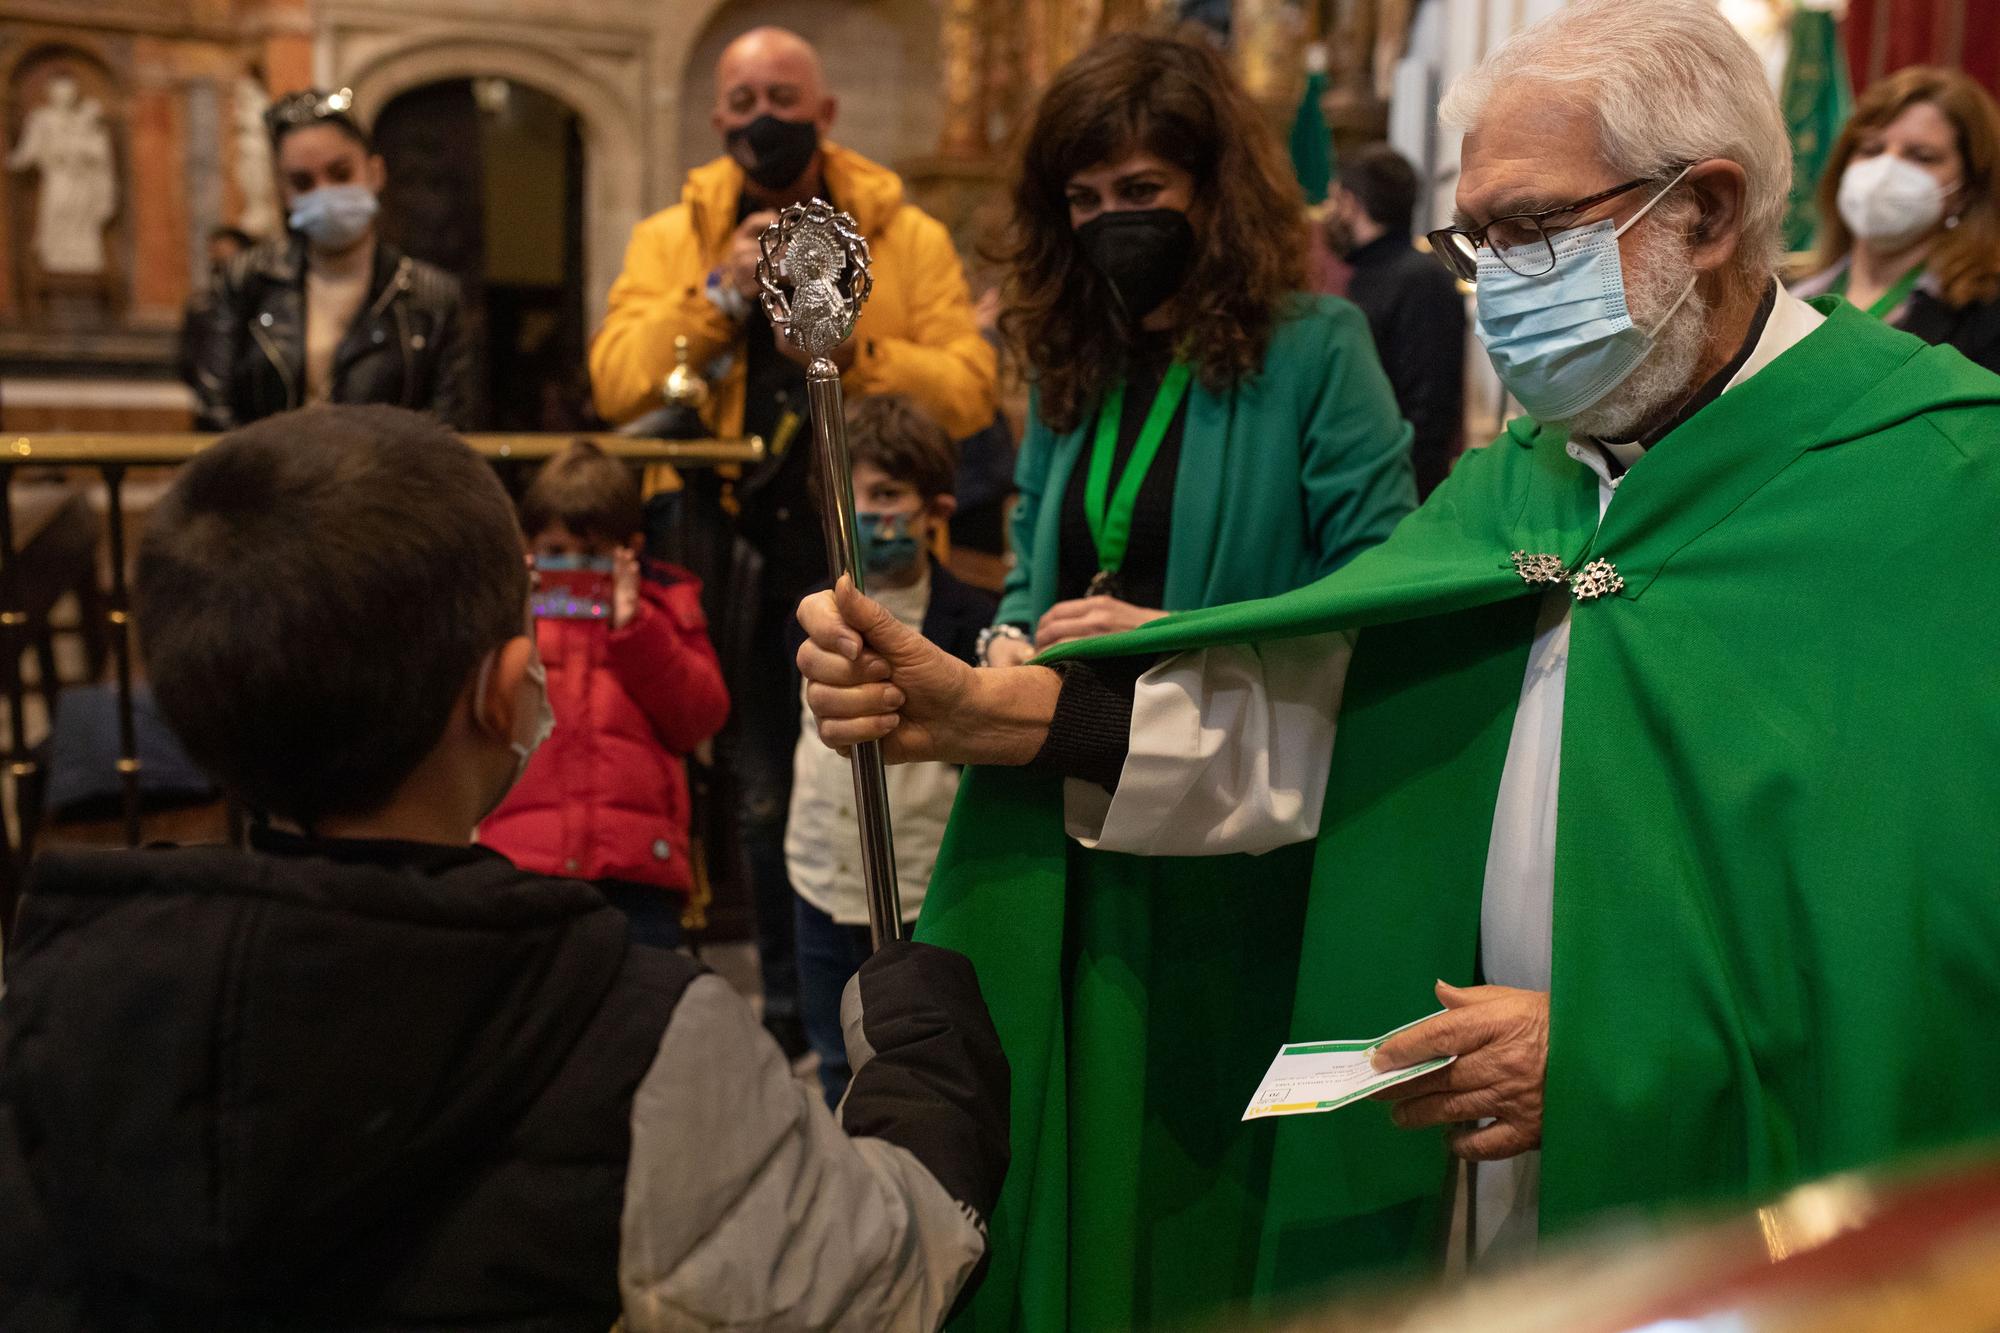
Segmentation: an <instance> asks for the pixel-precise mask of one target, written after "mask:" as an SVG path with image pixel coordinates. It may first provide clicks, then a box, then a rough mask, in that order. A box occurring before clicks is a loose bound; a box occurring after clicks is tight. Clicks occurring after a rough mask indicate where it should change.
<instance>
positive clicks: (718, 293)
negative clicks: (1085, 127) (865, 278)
mask: <svg viewBox="0 0 2000 1333" xmlns="http://www.w3.org/2000/svg"><path fill="white" fill-rule="evenodd" d="M715 86H716V102H715V109H714V112H713V114H712V115H711V117H710V122H711V123H712V124H713V125H714V126H715V129H716V132H717V133H718V134H720V135H721V136H722V140H723V144H724V146H725V148H726V153H725V155H724V156H722V157H719V158H717V159H716V160H715V161H713V162H709V163H707V164H705V165H703V166H700V167H697V168H695V170H693V171H692V172H690V173H688V178H687V184H686V185H685V186H683V187H682V190H681V202H680V203H678V204H675V205H674V206H673V207H672V208H669V209H667V210H665V211H664V212H661V213H657V214H655V215H654V216H652V217H650V218H647V219H646V220H645V221H644V222H641V223H640V224H639V226H638V228H637V229H636V230H635V231H634V232H633V234H632V242H631V244H630V246H628V247H627V249H626V252H625V270H624V272H623V273H622V274H620V275H619V278H618V281H617V282H616V283H614V284H613V285H612V288H611V301H610V313H609V314H608V315H607V316H606V318H605V321H604V327H603V328H602V329H601V330H599V331H598V334H597V338H596V340H595V341H594V342H593V343H592V344H591V348H590V379H591V385H592V388H593V390H594V391H595V394H596V398H597V410H598V411H599V412H600V413H602V414H603V415H604V417H605V418H606V419H607V420H609V421H614V422H622V421H629V420H631V419H632V418H633V417H636V416H639V415H641V414H642V413H645V412H648V411H650V410H652V409H653V408H656V407H658V406H660V403H661V398H660V387H661V384H662V383H663V381H664V380H665V378H666V375H667V372H668V371H670V370H672V369H673V367H674V357H675V353H674V340H675V338H676V337H685V338H686V339H687V346H688V363H689V365H690V366H692V367H693V368H694V369H695V370H697V371H700V372H701V373H702V374H703V375H704V376H706V377H707V378H708V380H709V381H710V382H711V384H713V385H714V388H715V393H714V395H713V398H712V400H711V406H710V408H709V415H708V424H709V428H710V429H712V430H713V431H715V433H716V434H718V435H724V436H735V435H742V434H751V435H759V436H762V437H763V438H764V440H765V441H766V443H767V444H769V445H770V446H771V448H772V450H773V454H774V456H773V457H772V458H771V459H770V460H769V461H768V462H767V463H766V464H764V466H763V467H762V468H760V469H759V470H758V471H757V472H756V473H754V474H752V475H750V476H747V477H745V478H744V479H743V481H742V482H741V483H740V484H739V485H738V487H737V500H738V502H739V506H740V508H739V513H738V521H739V525H740V530H741V531H742V533H743V535H744V536H745V537H746V538H747V539H748V540H749V541H750V542H751V543H752V544H753V545H754V546H756V547H757V549H758V551H759V552H760V553H761V554H762V555H763V557H764V577H763V586H762V595H761V597H760V599H759V601H760V606H759V610H758V615H757V622H756V627H755V630H754V631H753V635H752V641H751V652H752V654H753V660H754V661H756V662H757V663H758V664H759V666H760V667H765V668H768V669H759V670H754V671H752V672H750V673H748V674H749V679H748V680H747V681H746V682H744V684H745V686H747V691H746V690H745V689H739V691H738V698H737V699H736V710H737V716H738V718H739V719H740V726H741V732H740V742H739V746H738V752H737V770H738V775H739V777H740V778H741V779H742V782H743V788H744V808H743V831H744V840H745V843H746V846H747V849H748V853H749V859H750V871H751V878H752V881H753V885H754V891H755V896H756V900H757V904H756V905H757V918H758V952H759V955H760V961H761V963H762V966H763V974H764V1012H765V1021H766V1023H767V1025H768V1026H769V1027H770V1028H771V1029H772V1032H773V1034H774V1035H775V1036H777V1037H778V1039H779V1040H780V1042H782V1043H783V1044H785V1046H786V1047H787V1049H788V1050H790V1051H792V1052H793V1053H794V1054H798V1053H801V1052H802V1051H803V1049H804V1045H803V1038H802V1037H801V1036H800V1034H799V1031H798V1020H797V990H796V984H797V983H796V975H795V970H794V969H795V964H794V961H793V954H792V944H791V913H792V892H791V887H790V885H789V883H788V882H787V881H786V878H785V861H784V821H785V811H786V809H787V807H788V806H789V804H790V799H791V778H792V768H791V765H792V747H793V743H794V741H795V740H796V738H797V729H798V711H797V710H798V697H797V694H796V689H797V687H796V684H795V683H794V681H793V678H792V674H791V672H790V671H789V670H787V669H786V667H787V665H788V663H787V656H786V653H785V647H784V644H785V639H784V627H785V625H786V624H787V623H788V621H789V618H790V616H791V614H792V611H793V608H795V607H796V606H797V604H798V601H799V599H800V598H801V597H802V596H804V595H805V593H806V592H807V590H809V589H810V588H811V587H812V586H813V585H814V584H815V583H818V582H820V581H821V580H823V579H824V578H825V577H826V548H825V543H824V538H823V537H822V535H821V532H820V524H819V518H818V513H817V510H816V509H815V507H814V505H813V502H812V497H811V493H810V490H809V478H810V475H811V454H812V450H811V448H810V447H809V443H810V433H809V432H808V431H807V430H806V422H805V415H806V394H805V366H804V363H803V361H802V359H801V358H800V357H799V356H798V355H797V354H796V352H795V349H793V348H792V347H791V345H790V344H789V343H787V342H786V341H785V340H784V339H782V338H777V337H775V336H774V335H773V332H772V329H771V325H770V322H769V321H768V320H767V319H765V317H764V313H763V311H762V309H760V308H759V306H758V304H757V279H756V265H757V238H758V236H759V235H760V234H761V233H762V232H763V230H764V228H765V227H766V226H768V225H769V224H770V223H771V222H772V221H773V220H774V219H775V218H776V216H777V210H778V209H780V208H783V207H784V206H785V205H787V204H791V203H797V202H801V201H803V200H806V199H811V198H813V197H815V196H818V197H821V198H825V199H829V200H831V201H832V203H833V204H834V205H835V206H836V207H838V208H841V209H844V210H845V211H847V212H848V213H850V214H852V215H853V216H854V219H855V221H856V222H858V223H859V224H860V226H861V230H862V233H863V234H864V235H866V236H867V238H868V246H869V250H870V253H871V254H872V255H873V258H874V274H875V287H874V291H873V293H872V294H871V295H870V297H869V300H868V304H867V305H866V306H864V307H863V308H862V311H861V318H860V320H859V322H858V323H857V324H856V325H855V329H854V335H853V337H851V338H850V339H849V340H848V341H847V343H846V344H844V345H843V346H842V347H841V348H840V350H839V352H838V353H837V354H836V356H835V358H834V360H835V363H836V364H837V365H838V366H839V367H840V370H841V384H842V387H843V388H845V390H846V391H847V394H848V395H849V396H850V397H853V396H855V395H866V394H888V393H895V394H903V395H905V396H907V397H909V398H911V399H912V400H914V401H915V402H916V403H917V405H918V406H919V407H921V408H922V409H923V410H924V411H925V412H927V413H929V414H930V415H931V416H932V417H934V418H935V419H936V420H937V422H938V424H940V425H942V426H943V427H944V428H945V429H946V430H947V431H949V432H950V433H951V434H952V436H953V437H954V438H959V437H963V436H966V435H970V434H972V433H973V432H975V431H977V430H980V429H982V428H984V427H985V426H986V425H987V424H988V423H990V422H991V421H992V420H993V412H994V403H995V385H994V372H995V367H994V355H993V349H992V347H991V346H990V345H989V344H988V343H987V342H986V340H985V339H984V338H982V337H981V336H980V334H979V330H978V328H977V327H976V325H975V323H974V320H973V311H972V300H971V296H970V293H969V292H968V291H967V289H966V284H965V272H964V269H963V268H962V266H961V265H960V263H959V258H958V253H957V251H955V250H954V249H953V248H952V243H951V237H950V234H949V233H947V232H946V231H945V229H944V227H943V226H942V225H941V224H940V223H939V222H938V221H937V220H936V219H935V218H932V217H929V216H928V215H926V214H925V213H923V212H922V211H921V210H919V209H918V208H916V207H915V206H914V205H912V204H909V203H907V202H905V200H904V198H903V183H902V181H901V180H900V179H899V178H898V177H897V176H896V174H895V173H894V172H892V171H889V170H888V169H887V168H884V167H881V166H878V165H876V164H875V163H873V162H870V161H869V160H868V159H866V158H864V157H862V156H861V155H860V154H858V153H854V152H851V151H849V150H848V149H845V148H841V147H839V146H837V145H836V144H834V143H832V142H830V141H828V140H827V138H826V134H827V131H828V130H829V129H830V128H831V127H832V125H833V119H834V113H835V110H836V108H837V102H836V99H835V98H834V97H833V96H832V95H831V94H830V93H828V92H827V90H826V84H825V78H824V74H823V72H822V71H821V68H820V62H819V56H818V54H817V53H816V52H815V51H814V50H813V49H812V47H811V45H810V44H808V43H807V42H806V41H805V40H804V39H803V38H801V37H799V36H798V35H797V34H796V33H792V32H787V31H785V30H784V29H782V28H758V29H754V30H753V31H750V32H747V33H745V34H743V35H742V36H741V37H738V38H737V39H736V40H735V41H734V42H731V43H730V45H729V46H728V48H727V49H725V50H724V51H723V53H722V59H721V60H720V62H718V64H717V66H716V79H715ZM801 446H805V447H801Z"/></svg>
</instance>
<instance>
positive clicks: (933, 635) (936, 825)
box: [785, 395, 996, 1106]
mask: <svg viewBox="0 0 2000 1333" xmlns="http://www.w3.org/2000/svg"><path fill="white" fill-rule="evenodd" d="M847 449H848V456H849V462H850V463H851V464H852V466H853V482H854V506H855V519H856V523H857V526H858V529H859V530H858V532H857V533H856V537H857V540H858V542H859V547H858V550H859V554H860V557H861V561H862V564H863V566H864V567H865V568H864V572H865V579H866V582H867V585H868V592H869V594H870V595H871V596H872V597H874V598H875V600H876V601H878V602H880V603H881V604H882V605H883V606H884V607H886V608H887V609H888V610H889V611H890V613H891V614H893V615H895V616H896V617H897V618H898V619H900V620H902V621H903V622H904V623H905V624H907V625H909V626H910V627H911V628H913V629H917V630H919V631H921V632H922V633H923V635H924V637H926V638H928V639H929V640H931V642H933V643H935V644H937V645H938V646H939V647H941V648H943V649H944V650H945V651H946V652H948V653H952V654H953V655H955V656H957V657H960V658H962V659H964V660H965V661H967V662H974V661H975V660H976V659H977V656H978V651H979V633H980V631H981V630H982V629H984V628H985V627H986V626H987V625H990V624H992V623H993V612H994V608H995V605H996V603H995V602H994V599H993V598H992V597H991V596H990V595H988V594H987V593H984V592H981V591H980V590H979V589H977V588H973V587H970V586H969V585H967V584H964V583H961V582H960V581H959V580H957V579H955V578H953V577H952V576H951V574H950V572H949V571H947V570H946V569H945V567H944V565H943V564H942V562H940V561H938V560H936V559H935V558H933V555H932V551H933V549H934V546H935V544H936V542H937V541H938V539H939V538H940V537H942V535H943V534H944V532H945V525H946V524H947V523H948V522H949V521H950V519H951V515H952V512H953V510H954V507H955V503H956V502H955V501H954V499H953V496H952V487H953V485H954V482H955V479H956V477H957V470H958V459H957V451H956V450H955V449H954V448H953V446H952V442H951V437H950V436H948V435H946V434H945V432H944V428H943V427H941V426H939V425H938V424H937V423H936V422H934V421H932V420H931V419H930V418H929V417H927V416H925V415H924V414H923V413H922V412H921V411H920V410H918V408H917V407H916V406H915V404H913V403H911V402H910V401H909V400H908V399H906V398H899V397H896V396H895V395H884V396H880V397H872V398H863V399H860V400H859V401H857V402H855V403H854V404H853V405H851V406H850V407H849V408H848V409H847ZM801 642H803V635H802V634H797V635H794V637H793V641H792V647H793V649H794V651H796V650H797V648H798V645H799V643H801ZM800 716H801V724H800V730H799V739H798V744H797V746H796V747H795V749H794V751H793V759H792V807H791V817H790V819H789V820H788V821H787V823H786V826H785V862H786V869H787V871H788V872H789V874H790V876H791V881H792V891H793V893H794V895H795V899H794V903H793V907H794V913H795V915H794V921H795V924H796V927H797V938H798V966H799V1018H800V1019H801V1021H802V1022H803V1023H804V1025H805V1030H806V1040H807V1041H808V1042H810V1043H811V1045H812V1048H813V1050H814V1051H815V1052H816V1053H817V1054H818V1056H819V1077H820V1084H821V1086H822V1088H823V1089H824V1090H825V1093H826V1099H827V1104H828V1105H829V1106H838V1105H839V1104H840V1098H841V1095H842V1094H843V1093H844V1092H845V1091H846V1090H847V1082H848V1078H849V1069H848V1062H847V1051H846V1043H845V1042H844V1041H843V1039H842V1034H841V1022H840V997H841V990H842V988H843V987H844V986H846V985H847V981H848V978H849V977H851V976H853V975H854V972H855V969H856V968H858V967H860V966H861V965H862V963H863V962H864V961H865V960H866V959H867V957H868V953H869V939H868V926H867V921H868V907H867V893H866V890H865V888H864V887H863V884H862V880H861V839H860V834H859V832H858V829H859V825H858V824H857V823H856V820H855V815H854V783H853V778H852V776H851V774H850V772H849V769H848V763H847V760H846V759H844V758H842V757H841V756H840V755H838V754H835V753H834V752H833V751H832V750H829V749H828V748H827V747H826V745H825V744H824V743H822V742H821V740H820V739H819V735H818V733H817V732H816V731H815V729H814V719H813V715H812V710H811V709H810V708H806V709H801V710H800ZM888 783H889V813H890V818H891V821H892V823H893V824H894V827H895V835H896V836H895V844H896V872H897V875H896V877H897V882H898V884H899V886H900V888H901V890H902V899H903V914H904V916H905V917H906V918H908V919H909V920H912V921H914V920H915V919H916V916H917V912H918V910H919V909H920V908H921V907H922V906H923V902H924V890H925V888H926V887H927V886H928V885H929V883H930V877H931V867H932V866H933V865H935V864H936V862H937V853H938V844H939V842H940V840H941V839H942V838H943V837H944V826H945V821H946V820H947V819H949V818H950V817H951V803H952V800H953V799H954V798H955V797H956V796H957V794H958V769H957V768H956V767H954V766H952V765H950V764H899V765H897V766H895V767H893V768H891V769H890V770H889V773H888Z"/></svg>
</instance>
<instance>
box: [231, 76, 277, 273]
mask: <svg viewBox="0 0 2000 1333" xmlns="http://www.w3.org/2000/svg"><path fill="white" fill-rule="evenodd" d="M269 105H270V99H269V98H268V97H266V96H265V95H264V88H263V85H262V84H260V83H258V82H257V80H255V79H253V78H251V77H250V76H249V75H247V74H246V75H244V76H243V77H242V78H239V79H238V80H237V81H236V87H235V90H234V96H233V98H232V101H231V104H230V111H231V116H230V144H231V145H232V151H233V152H234V155H235V158H236V162H235V167H236V188H237V191H238V193H239V194H240V195H241V196H242V199H243V208H242V211H241V212H240V213H238V214H237V217H236V225H237V226H239V227H241V228H242V229H243V230H245V231H247V232H249V233H250V234H251V235H252V236H275V235H277V233H278V231H279V225H278V190H277V182H276V179H275V177H274V176H273V174H272V168H271V141H270V139H269V138H267V137H266V134H267V131H266V130H265V128H264V108H265V107H267V106H269Z"/></svg>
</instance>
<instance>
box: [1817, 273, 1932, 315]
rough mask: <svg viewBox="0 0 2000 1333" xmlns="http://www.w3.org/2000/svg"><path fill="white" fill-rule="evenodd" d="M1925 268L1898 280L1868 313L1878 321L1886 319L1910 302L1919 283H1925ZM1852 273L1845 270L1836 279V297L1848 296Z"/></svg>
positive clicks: (1834, 290) (1834, 289)
mask: <svg viewBox="0 0 2000 1333" xmlns="http://www.w3.org/2000/svg"><path fill="white" fill-rule="evenodd" d="M1925 267H1926V265H1925V264H1919V265H1917V266H1916V267H1915V268H1913V269H1911V270H1910V271H1909V272H1908V273H1905V274H1904V275H1903V276H1902V277H1900V278H1898V279H1896V285H1895V286H1894V287H1891V288H1890V289H1889V290H1888V291H1886V292H1883V293H1882V299H1881V300H1879V301H1877V302H1876V303H1875V304H1874V305H1871V306H1869V307H1868V313H1869V314H1871V315H1873V316H1874V317H1875V318H1877V319H1884V318H1886V317H1887V316H1888V314H1889V312H1890V311H1892V310H1894V309H1895V308H1896V307H1897V306H1899V305H1901V304H1903V302H1905V301H1907V300H1909V299H1910V293H1911V292H1913V291H1915V290H1916V289H1917V284H1918V283H1919V282H1922V281H1923V278H1924V269H1925ZM1851 271H1852V270H1843V271H1842V272H1841V275H1840V276H1839V277H1838V278H1836V279H1834V283H1833V294H1834V295H1835V296H1846V295H1847V279H1848V275H1849V273H1850V272H1851Z"/></svg>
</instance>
